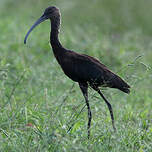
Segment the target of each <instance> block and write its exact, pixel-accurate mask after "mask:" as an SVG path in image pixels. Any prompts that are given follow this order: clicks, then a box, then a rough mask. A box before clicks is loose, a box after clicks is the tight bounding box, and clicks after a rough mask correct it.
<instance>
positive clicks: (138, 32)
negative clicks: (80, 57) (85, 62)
mask: <svg viewBox="0 0 152 152" xmlns="http://www.w3.org/2000/svg"><path fill="white" fill-rule="evenodd" d="M50 5H56V6H57V7H59V8H60V10H61V13H62V25H61V30H60V41H61V42H62V44H63V46H64V47H66V48H68V49H71V50H74V51H76V52H79V53H85V54H88V55H91V56H94V57H97V58H98V59H99V60H100V61H101V62H102V63H103V64H105V65H106V66H107V67H108V68H109V69H111V70H112V71H113V72H115V73H116V74H118V75H119V76H121V77H122V78H123V79H124V80H125V81H127V82H128V83H129V84H130V85H131V93H130V94H129V95H127V94H124V93H123V92H121V91H119V90H116V89H109V88H106V89H105V88H101V91H102V92H103V94H104V95H105V96H106V97H107V99H108V100H109V101H110V103H111V104H112V107H113V111H114V117H115V125H116V128H117V132H116V133H114V131H113V128H112V125H111V119H110V115H109V111H108V108H107V106H106V104H105V103H104V101H103V100H102V99H101V98H100V96H99V95H98V94H97V93H96V92H95V91H93V90H92V89H89V101H90V105H91V109H92V114H93V120H92V127H91V137H90V139H89V140H88V139H87V121H88V119H87V108H86V107H85V108H83V107H84V106H85V101H84V98H83V96H82V93H81V91H80V89H79V87H78V85H77V83H74V82H73V81H71V80H70V79H69V78H67V77H66V76H65V75H64V73H63V72H62V70H61V68H60V66H59V65H58V63H57V61H56V59H55V57H54V56H53V53H52V49H51V47H50V45H49V34H50V22H49V21H46V22H44V23H42V24H41V25H39V26H38V27H37V28H36V29H35V30H34V31H33V32H32V33H31V35H30V37H29V38H28V41H27V45H24V43H23V41H24V36H25V34H26V32H27V31H28V30H29V28H30V26H31V25H32V24H33V23H34V22H35V21H36V20H37V19H38V18H39V17H40V16H41V15H42V13H43V11H44V9H45V8H46V7H48V6H50ZM151 6H152V1H146V2H145V1H143V0H134V1H133V0H126V1H122V0H115V1H113V0H92V1H89V0H83V1H82V0H76V1H68V0H54V1H53V0H52V1H51V0H45V1H44V0H26V1H23V0H0V18H1V20H0V152H61V151H65V152H78V151H81V152H88V151H89V152H152V20H151V14H152V9H151ZM69 128H71V129H69Z"/></svg>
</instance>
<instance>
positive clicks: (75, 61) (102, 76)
mask: <svg viewBox="0 0 152 152" xmlns="http://www.w3.org/2000/svg"><path fill="white" fill-rule="evenodd" d="M47 19H50V21H51V33H50V43H51V46H52V49H53V53H54V55H55V57H56V59H57V61H58V63H59V64H60V66H61V68H62V70H63V72H64V73H65V74H66V75H67V76H68V77H69V78H70V79H72V80H73V81H75V82H78V84H79V86H80V89H81V91H82V93H83V95H84V98H85V101H86V105H87V108H88V119H89V121H88V137H89V136H90V126H91V118H92V114H91V109H90V106H89V101H88V86H91V87H92V88H93V89H94V90H95V91H97V92H98V93H99V94H100V96H101V97H102V98H103V99H104V101H105V102H106V104H107V106H108V108H109V111H110V115H111V119H112V125H113V128H114V130H115V126H114V117H113V111H112V107H111V105H110V103H109V102H108V101H107V99H106V98H105V97H104V96H103V94H102V93H101V91H100V89H99V87H101V86H104V87H110V88H116V89H119V90H121V91H123V92H125V93H129V92H130V90H129V88H130V86H129V85H128V84H127V83H126V82H125V81H124V80H122V79H121V78H120V77H119V76H117V75H116V74H114V73H113V72H111V71H110V70H109V69H107V67H106V66H105V65H103V64H102V63H100V61H99V60H97V59H95V58H93V57H91V56H88V55H85V54H79V53H76V52H73V51H71V50H67V49H65V48H64V47H63V46H62V45H61V43H60V42H59V39H58V33H59V27H60V12H59V9H58V8H56V7H54V6H51V7H48V8H47V9H46V10H45V11H44V14H43V15H42V16H41V17H40V18H39V19H38V20H37V21H36V22H35V24H33V26H32V27H31V28H30V30H29V31H28V33H27V34H26V36H25V39H24V43H26V40H27V37H28V35H29V34H30V32H31V31H32V30H33V29H34V28H35V27H36V26H37V25H38V24H40V23H41V22H43V21H45V20H47Z"/></svg>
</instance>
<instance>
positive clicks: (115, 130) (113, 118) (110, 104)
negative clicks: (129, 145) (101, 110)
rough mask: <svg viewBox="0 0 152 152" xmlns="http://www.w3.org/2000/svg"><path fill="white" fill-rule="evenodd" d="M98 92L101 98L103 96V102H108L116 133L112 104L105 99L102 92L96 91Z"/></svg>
mask: <svg viewBox="0 0 152 152" xmlns="http://www.w3.org/2000/svg"><path fill="white" fill-rule="evenodd" d="M96 91H97V92H98V93H99V94H100V96H101V97H102V98H103V100H104V101H105V102H106V104H107V106H108V109H109V112H110V116H111V120H112V126H113V129H114V131H116V128H115V124H114V116H113V110H112V106H111V104H110V103H109V102H108V100H107V99H106V98H105V97H104V95H103V94H102V93H101V91H100V90H99V89H98V90H96Z"/></svg>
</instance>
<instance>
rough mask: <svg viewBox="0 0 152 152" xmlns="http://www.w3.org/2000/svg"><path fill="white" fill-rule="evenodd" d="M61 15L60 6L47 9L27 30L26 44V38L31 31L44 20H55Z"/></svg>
mask: <svg viewBox="0 0 152 152" xmlns="http://www.w3.org/2000/svg"><path fill="white" fill-rule="evenodd" d="M59 16H60V11H59V9H58V8H56V7H55V6H50V7H48V8H46V9H45V11H44V13H43V15H42V16H41V17H40V18H39V19H38V20H37V21H36V22H35V23H34V24H33V25H32V26H31V28H30V30H29V31H28V32H27V34H26V36H25V39H24V44H26V40H27V38H28V36H29V34H30V33H31V31H32V30H33V29H34V28H35V27H36V26H37V25H39V24H40V23H42V22H44V21H45V20H47V19H50V20H53V19H54V18H56V17H59Z"/></svg>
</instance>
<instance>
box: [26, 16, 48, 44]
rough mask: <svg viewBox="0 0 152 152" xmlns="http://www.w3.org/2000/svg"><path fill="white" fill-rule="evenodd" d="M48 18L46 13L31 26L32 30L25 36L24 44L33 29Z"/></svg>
mask: <svg viewBox="0 0 152 152" xmlns="http://www.w3.org/2000/svg"><path fill="white" fill-rule="evenodd" d="M46 19H47V18H46V17H45V15H42V16H41V17H40V18H39V19H38V20H37V21H36V22H35V23H34V24H33V25H32V26H31V28H30V30H29V31H28V32H27V34H26V36H25V38H24V44H26V40H27V38H28V36H29V34H30V33H31V31H32V30H33V29H34V28H35V27H36V26H37V25H39V24H40V23H42V22H43V21H45V20H46Z"/></svg>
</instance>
